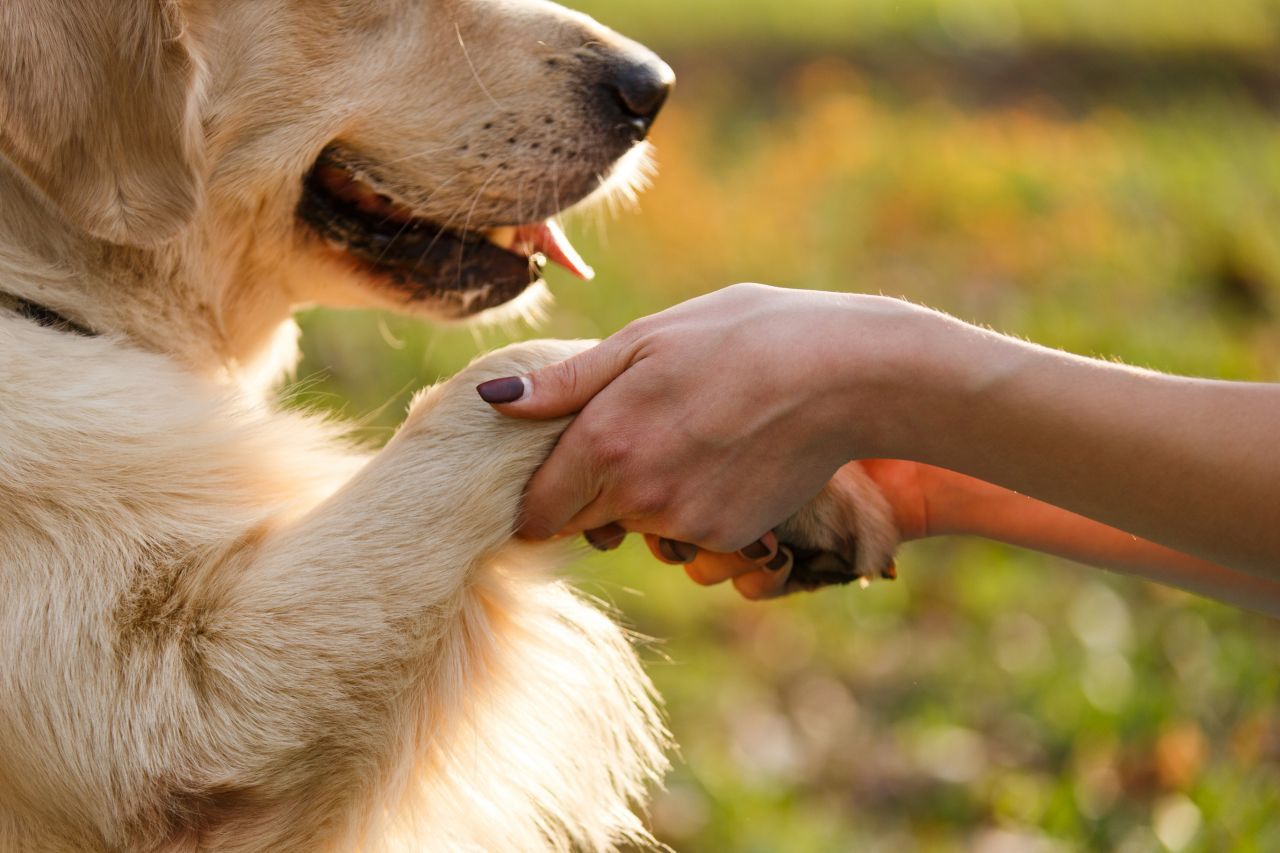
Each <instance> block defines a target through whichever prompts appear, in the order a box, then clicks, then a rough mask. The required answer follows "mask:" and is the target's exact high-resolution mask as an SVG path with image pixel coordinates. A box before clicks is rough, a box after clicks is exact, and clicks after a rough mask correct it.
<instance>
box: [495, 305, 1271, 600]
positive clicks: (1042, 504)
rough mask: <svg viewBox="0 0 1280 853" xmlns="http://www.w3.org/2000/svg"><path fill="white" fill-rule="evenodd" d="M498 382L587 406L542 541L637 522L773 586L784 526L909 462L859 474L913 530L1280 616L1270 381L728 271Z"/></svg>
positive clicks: (531, 532) (669, 556)
mask: <svg viewBox="0 0 1280 853" xmlns="http://www.w3.org/2000/svg"><path fill="white" fill-rule="evenodd" d="M513 388H517V389H518V390H517V391H516V392H513ZM495 390H499V391H506V392H507V393H505V394H499V395H498V397H499V398H503V399H505V398H510V397H511V396H514V393H518V391H523V394H522V395H521V396H520V398H519V399H517V400H515V401H513V402H509V403H505V404H500V405H498V409H499V410H500V411H502V412H504V413H506V414H509V415H511V416H514V417H531V418H546V417H557V416H561V415H564V414H569V413H574V412H578V413H580V414H579V416H578V418H577V419H576V420H575V421H574V423H573V424H572V425H571V426H570V428H569V429H568V430H567V431H566V432H565V434H564V436H563V438H562V440H561V442H560V444H559V445H558V446H557V448H556V450H555V451H554V452H553V454H552V455H551V457H550V459H548V461H547V462H546V464H545V465H544V466H543V467H542V468H541V469H540V470H539V471H538V473H537V474H536V475H535V476H534V478H533V480H532V481H531V482H530V484H529V488H528V491H527V494H526V511H525V523H524V527H523V529H522V532H523V533H524V535H526V536H528V537H530V538H535V539H540V538H547V537H550V536H553V535H557V534H573V533H579V532H583V531H598V530H600V529H604V530H606V531H614V532H617V533H620V532H621V531H622V530H626V531H633V532H640V533H645V534H649V535H651V536H652V537H655V539H654V540H653V542H654V545H655V554H657V555H658V556H659V557H660V558H663V559H665V560H666V561H668V562H681V563H684V562H689V558H690V557H693V554H694V552H693V551H692V550H691V549H688V550H686V551H685V552H684V553H678V552H677V553H672V552H671V549H670V546H669V545H668V546H666V547H665V548H664V549H663V551H665V553H663V551H660V550H658V549H657V548H656V544H657V539H656V538H657V537H660V538H661V539H665V540H668V541H673V542H677V543H692V544H693V545H696V546H698V548H699V551H698V552H696V554H697V556H696V558H694V559H692V562H691V563H690V565H689V568H690V574H691V575H692V576H694V578H695V579H696V580H701V581H703V582H712V581H717V580H723V579H726V578H733V580H734V583H735V585H736V586H737V587H738V589H739V591H740V592H742V593H743V594H744V595H746V596H747V597H751V598H760V597H768V596H770V595H772V594H774V593H776V592H777V591H778V588H779V587H780V585H781V583H783V582H784V581H785V577H783V578H781V579H780V578H779V576H780V575H782V576H785V572H778V571H775V572H767V571H764V570H762V569H761V564H763V563H765V562H768V561H769V560H774V561H775V562H774V564H775V566H776V565H778V564H779V563H781V558H780V557H778V556H777V555H776V553H775V552H776V548H777V545H776V541H775V540H774V539H773V538H772V536H770V535H768V531H770V530H771V529H772V528H774V527H775V526H777V525H778V524H779V523H780V522H781V521H782V520H784V519H785V518H787V517H788V516H789V515H791V514H792V513H793V512H794V511H795V510H796V509H798V508H799V507H800V506H802V505H803V504H804V503H805V502H806V501H807V500H809V499H810V498H812V497H813V496H814V495H816V494H817V492H818V491H819V490H820V489H821V488H822V486H823V485H824V484H825V483H826V482H827V481H828V480H829V479H830V478H831V477H833V476H838V471H839V469H840V468H841V467H842V466H843V465H845V464H848V463H849V462H850V461H851V460H860V459H861V460H895V461H894V462H864V463H860V464H863V466H864V468H865V469H866V470H867V471H868V473H870V474H871V476H872V478H873V479H874V480H876V482H877V483H878V484H879V485H880V486H881V488H882V490H883V491H884V492H885V494H886V497H887V498H888V499H889V502H890V504H891V505H892V506H893V508H894V510H895V516H896V520H897V522H898V525H899V527H900V528H901V532H902V534H903V538H904V539H910V538H919V537H921V536H926V535H946V534H971V535H980V536H986V537H989V538H992V539H997V540H1000V541H1005V542H1010V543H1013V544H1017V545H1020V546H1024V547H1028V548H1033V549H1035V550H1039V551H1044V552H1047V553H1052V554H1058V555H1061V556H1064V557H1068V558H1070V559H1074V560H1079V561H1081V562H1086V563H1089V564H1092V565H1098V566H1102V567H1105V568H1111V569H1116V570H1120V571H1126V572H1129V573H1133V574H1137V575H1140V576H1143V577H1147V578H1150V579H1153V580H1158V581H1161V582H1164V583H1168V584H1171V585H1174V586H1179V587H1182V588H1187V589H1191V590H1194V591H1196V592H1200V593H1202V594H1205V595H1208V596H1212V597H1215V598H1219V599H1222V600H1225V601H1228V602H1230V603H1233V604H1237V605H1240V606H1245V607H1250V608H1253V609H1258V610H1262V611H1264V612H1268V613H1271V614H1273V615H1280V454H1277V453H1275V452H1274V447H1275V445H1276V439H1277V438H1278V437H1280V386H1278V385H1270V384H1260V383H1257V384H1254V383H1238V382H1221V381H1214V380H1205V379H1191V378H1185V377H1177V376H1168V375H1164V374H1159V373H1155V372H1152V371H1147V370H1139V369H1135V368H1130V367H1125V366H1123V365H1117V364H1113V363H1110V362H1103V361H1098V360H1093V359H1087V358H1081V357H1078V356H1073V355H1070V354H1067V353H1063V352H1059V351H1056V350H1052V349H1047V348H1044V347H1040V346H1037V345H1034V344H1030V343H1026V342H1024V341H1020V340H1017V339H1014V338H1010V337H1006V336H1003V335H999V334H997V333H995V332H991V331H988V330H985V329H980V328H977V327H974V326H970V325H968V324H965V323H962V322H960V321H958V320H955V319H953V318H951V317H948V316H946V315H944V314H941V313H939V312H936V311H931V310H929V309H925V308H921V307H919V306H915V305H912V304H910V303H907V302H904V301H901V300H897V299H890V298H886V297H879V296H865V295H858V294H835V293H816V292H808V291H791V290H780V289H776V288H769V287H764V286H762V285H736V286H734V287H731V288H726V289H725V290H722V291H718V292H716V293H712V294H709V295H707V296H704V297H699V298H698V299H694V300H691V301H689V302H686V303H683V304H681V305H678V306H676V307H674V308H672V309H670V310H668V311H665V312H662V313H660V314H656V315H654V316H652V317H647V318H644V319H642V320H639V321H637V322H635V323H633V324H631V325H630V326H628V327H626V328H625V329H623V330H622V331H621V332H619V333H618V334H616V335H614V336H613V337H611V338H609V339H608V340H606V341H605V342H603V343H602V344H601V345H600V346H598V347H596V348H595V349H593V350H589V351H587V352H586V353H584V354H582V355H580V356H578V357H576V358H574V359H571V360H570V361H568V362H563V363H561V364H559V365H554V366H552V367H550V368H547V369H545V370H542V371H539V372H538V373H535V374H531V375H529V376H526V377H522V381H520V382H515V383H507V385H506V386H503V387H499V388H495V387H491V388H489V389H487V392H486V396H488V397H489V398H490V399H491V400H492V399H493V398H494V396H495V395H494V393H493V392H494V391H495ZM912 507H915V509H912ZM1122 531H1123V532H1122ZM597 538H598V534H597ZM615 538H616V537H615ZM758 540H759V541H761V542H762V544H763V545H764V546H765V548H764V553H763V554H760V553H759V552H760V551H761V549H760V548H759V547H756V549H755V550H754V551H753V552H752V553H753V556H755V557H756V558H757V559H755V560H747V559H746V558H744V557H742V556H740V555H736V554H735V553H734V552H738V551H739V550H740V549H742V548H744V547H749V546H751V545H752V543H755V542H757V541H758ZM708 552H710V553H708Z"/></svg>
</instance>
